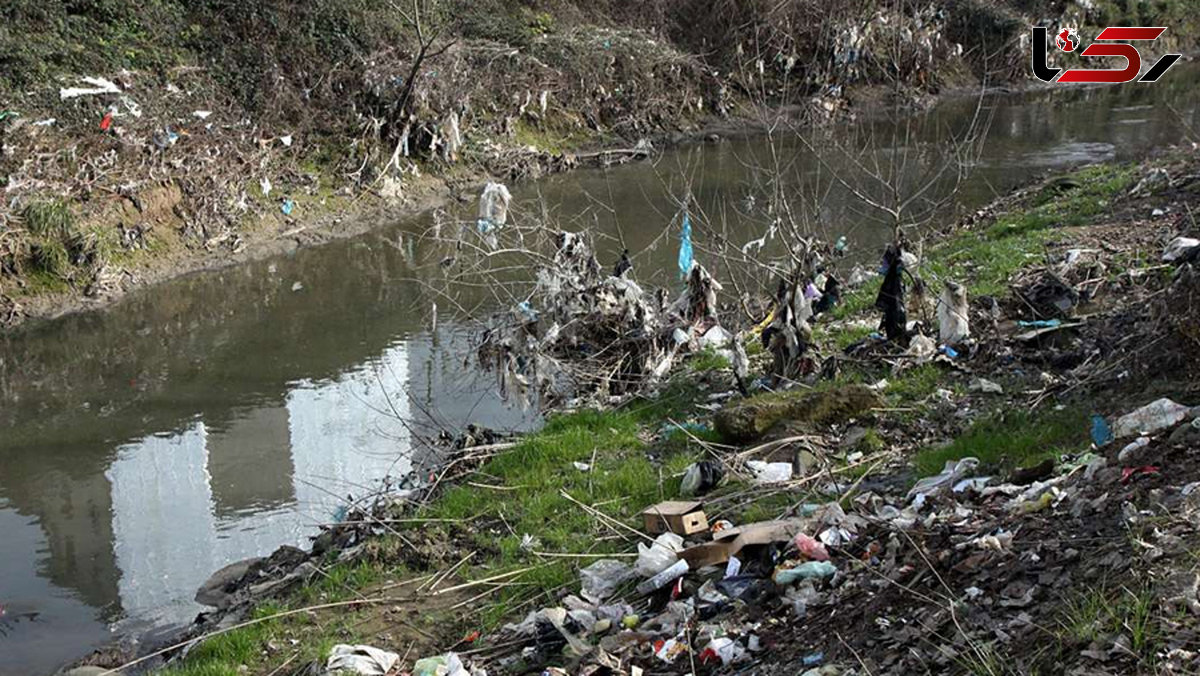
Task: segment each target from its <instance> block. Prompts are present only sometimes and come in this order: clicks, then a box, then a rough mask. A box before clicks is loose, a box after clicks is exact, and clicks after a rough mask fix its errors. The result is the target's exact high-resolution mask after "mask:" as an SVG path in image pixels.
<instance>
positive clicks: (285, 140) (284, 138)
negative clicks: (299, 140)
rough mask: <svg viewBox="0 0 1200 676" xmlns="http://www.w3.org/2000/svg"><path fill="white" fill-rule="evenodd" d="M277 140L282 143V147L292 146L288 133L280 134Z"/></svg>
mask: <svg viewBox="0 0 1200 676" xmlns="http://www.w3.org/2000/svg"><path fill="white" fill-rule="evenodd" d="M279 142H280V143H282V144H283V147H285V148H291V147H292V135H291V134H288V135H287V136H280V137H279Z"/></svg>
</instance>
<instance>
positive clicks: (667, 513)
mask: <svg viewBox="0 0 1200 676" xmlns="http://www.w3.org/2000/svg"><path fill="white" fill-rule="evenodd" d="M642 522H643V523H644V524H645V526H646V532H647V533H650V534H651V535H656V534H658V533H665V532H667V531H670V532H672V533H677V534H679V535H691V534H692V533H699V532H701V531H706V530H708V519H707V518H706V517H705V516H704V510H702V509H701V503H699V502H694V501H681V500H668V501H666V502H660V503H658V504H657V505H652V506H650V507H647V508H646V509H645V510H643V511H642Z"/></svg>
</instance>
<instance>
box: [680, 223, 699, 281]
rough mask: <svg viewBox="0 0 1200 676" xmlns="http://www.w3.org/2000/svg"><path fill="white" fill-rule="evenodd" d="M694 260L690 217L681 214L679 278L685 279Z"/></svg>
mask: <svg viewBox="0 0 1200 676" xmlns="http://www.w3.org/2000/svg"><path fill="white" fill-rule="evenodd" d="M694 260H695V258H694V256H693V254H692V217H691V215H690V214H689V213H688V212H686V211H684V212H683V226H682V229H681V230H680V232H679V278H680V279H687V276H688V275H689V274H690V273H691V271H692V263H693V262H694Z"/></svg>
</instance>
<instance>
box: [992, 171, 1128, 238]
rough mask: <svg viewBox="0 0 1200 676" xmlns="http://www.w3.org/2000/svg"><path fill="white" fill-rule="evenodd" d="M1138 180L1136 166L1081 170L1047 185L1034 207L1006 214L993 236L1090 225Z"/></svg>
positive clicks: (1036, 198)
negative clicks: (1093, 219) (1135, 175)
mask: <svg viewBox="0 0 1200 676" xmlns="http://www.w3.org/2000/svg"><path fill="white" fill-rule="evenodd" d="M1133 182H1134V168H1133V167H1131V166H1126V167H1114V166H1111V165H1098V166H1095V167H1089V168H1086V169H1082V170H1080V171H1077V172H1075V173H1073V174H1071V175H1069V176H1068V177H1065V178H1064V179H1063V180H1062V181H1060V182H1057V183H1054V184H1051V185H1049V186H1047V187H1046V188H1044V189H1043V190H1042V191H1041V192H1040V193H1039V194H1038V195H1037V196H1036V197H1035V198H1034V201H1033V204H1032V205H1031V208H1029V209H1026V210H1021V211H1017V212H1014V213H1013V214H1010V215H1007V216H1003V217H1001V218H1000V219H998V220H997V221H996V223H995V224H994V225H992V226H991V227H990V228H988V231H987V233H988V236H990V237H991V238H993V239H1001V238H1004V237H1011V236H1013V235H1021V234H1026V233H1030V232H1034V231H1037V230H1043V229H1046V228H1049V227H1064V226H1075V225H1086V224H1088V223H1089V222H1090V221H1091V219H1092V218H1094V217H1095V216H1098V215H1100V214H1103V213H1105V211H1106V210H1107V208H1108V207H1109V205H1110V204H1111V202H1112V199H1113V198H1115V197H1116V196H1118V195H1119V194H1121V193H1122V192H1124V191H1126V190H1128V189H1129V188H1130V187H1131V186H1132V185H1133Z"/></svg>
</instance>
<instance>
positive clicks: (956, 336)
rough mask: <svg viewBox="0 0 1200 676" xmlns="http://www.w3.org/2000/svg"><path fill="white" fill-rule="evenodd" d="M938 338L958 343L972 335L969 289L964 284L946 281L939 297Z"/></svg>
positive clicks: (951, 343) (944, 342)
mask: <svg viewBox="0 0 1200 676" xmlns="http://www.w3.org/2000/svg"><path fill="white" fill-rule="evenodd" d="M937 316H938V340H940V341H941V342H942V343H943V344H946V345H957V344H959V343H961V342H963V341H964V340H966V339H967V338H970V337H971V329H970V323H969V321H968V319H967V290H966V289H965V288H963V286H962V284H956V283H954V282H951V281H947V282H946V288H945V289H943V290H942V295H941V297H940V298H939V299H938V308H937Z"/></svg>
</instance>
